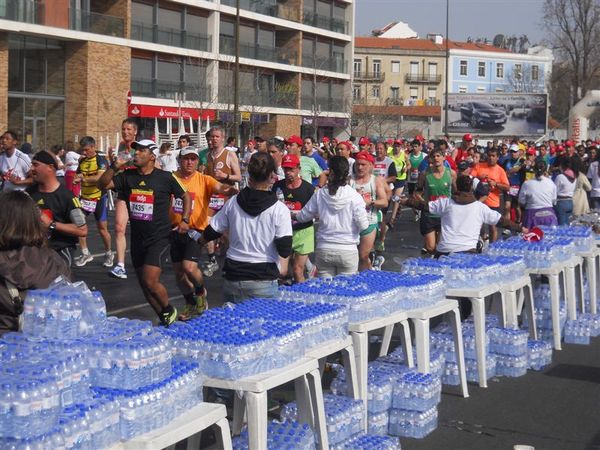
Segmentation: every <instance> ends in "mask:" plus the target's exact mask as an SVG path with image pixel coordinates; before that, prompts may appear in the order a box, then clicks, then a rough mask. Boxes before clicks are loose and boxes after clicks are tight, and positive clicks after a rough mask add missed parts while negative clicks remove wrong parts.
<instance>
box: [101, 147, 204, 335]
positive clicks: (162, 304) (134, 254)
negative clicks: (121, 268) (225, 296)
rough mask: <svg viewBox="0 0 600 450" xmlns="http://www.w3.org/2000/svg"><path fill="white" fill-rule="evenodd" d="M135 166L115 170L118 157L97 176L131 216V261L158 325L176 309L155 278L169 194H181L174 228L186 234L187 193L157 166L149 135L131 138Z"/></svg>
mask: <svg viewBox="0 0 600 450" xmlns="http://www.w3.org/2000/svg"><path fill="white" fill-rule="evenodd" d="M131 148H132V149H134V151H135V156H134V157H133V165H134V166H135V168H134V169H126V170H124V171H123V172H121V173H119V174H117V175H115V173H116V172H117V171H119V170H120V169H121V168H122V167H124V166H125V164H127V161H125V160H122V159H121V158H119V157H117V159H116V160H115V162H113V164H112V165H111V167H109V168H108V169H107V170H106V171H105V172H104V173H103V174H102V176H101V177H100V180H98V183H97V184H98V188H99V189H102V190H106V189H113V190H115V191H116V192H117V193H118V194H119V196H120V198H122V199H124V200H125V202H126V205H127V207H128V210H129V220H130V222H131V261H132V263H133V267H134V269H135V272H136V275H137V278H138V282H139V284H140V287H141V288H142V291H143V293H144V297H146V300H147V301H148V303H149V304H150V305H151V306H152V308H153V309H154V311H155V312H156V314H157V315H158V317H159V319H160V321H161V323H162V325H164V326H169V325H170V324H172V323H173V322H174V321H175V320H176V319H177V310H176V309H175V308H174V307H173V306H172V305H171V304H170V303H169V296H168V294H167V290H166V288H165V287H164V285H163V284H162V283H161V282H160V275H161V272H162V268H161V266H162V260H163V257H164V256H165V252H166V251H167V249H168V246H169V234H170V232H171V222H170V220H169V205H170V203H171V196H175V197H176V198H181V199H182V209H183V210H182V218H181V223H180V224H179V226H178V228H177V231H178V232H179V233H181V234H186V233H187V232H188V231H189V229H190V227H189V222H190V211H191V206H192V202H191V200H190V196H189V195H188V193H187V192H186V191H185V188H184V187H183V186H182V184H181V183H180V182H179V180H178V179H177V178H176V177H175V176H174V175H173V174H172V173H170V172H165V171H163V170H157V169H156V168H155V167H154V162H155V161H156V154H155V153H154V152H155V151H157V150H158V148H157V146H156V144H155V143H154V142H153V141H151V140H147V139H146V140H142V141H139V142H132V143H131Z"/></svg>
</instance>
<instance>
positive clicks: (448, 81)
mask: <svg viewBox="0 0 600 450" xmlns="http://www.w3.org/2000/svg"><path fill="white" fill-rule="evenodd" d="M449 28H450V0H446V89H445V92H444V134H445V135H447V134H448V91H449V87H448V86H449V84H450V76H449V70H448V64H449V61H450V42H449V38H448V29H449Z"/></svg>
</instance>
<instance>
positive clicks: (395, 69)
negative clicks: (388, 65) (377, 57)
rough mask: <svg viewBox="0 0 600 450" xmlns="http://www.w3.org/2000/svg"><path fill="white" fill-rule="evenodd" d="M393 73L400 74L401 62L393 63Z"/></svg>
mask: <svg viewBox="0 0 600 450" xmlns="http://www.w3.org/2000/svg"><path fill="white" fill-rule="evenodd" d="M392 73H400V61H392Z"/></svg>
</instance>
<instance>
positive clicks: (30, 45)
mask: <svg viewBox="0 0 600 450" xmlns="http://www.w3.org/2000/svg"><path fill="white" fill-rule="evenodd" d="M25 42H26V45H25V92H32V93H40V94H42V93H44V92H45V91H46V86H45V84H46V83H45V78H46V58H45V54H46V42H45V40H44V39H38V38H29V37H27V38H26V41H25Z"/></svg>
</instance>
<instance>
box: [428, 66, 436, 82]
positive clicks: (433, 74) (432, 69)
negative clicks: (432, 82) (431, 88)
mask: <svg viewBox="0 0 600 450" xmlns="http://www.w3.org/2000/svg"><path fill="white" fill-rule="evenodd" d="M428 67H429V76H430V77H431V78H435V77H436V76H437V63H432V62H430V63H429V64H428Z"/></svg>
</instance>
